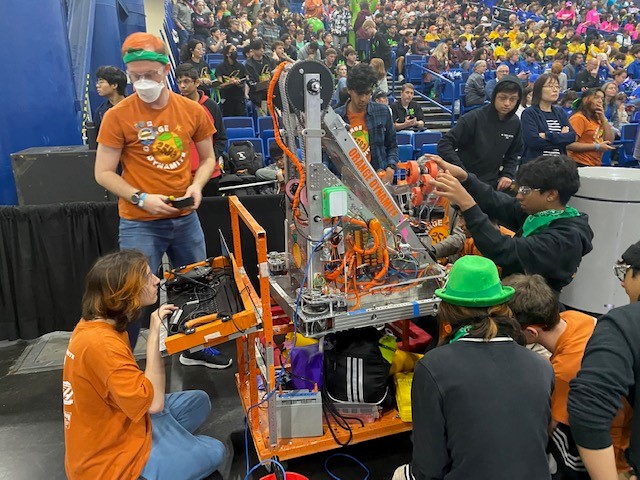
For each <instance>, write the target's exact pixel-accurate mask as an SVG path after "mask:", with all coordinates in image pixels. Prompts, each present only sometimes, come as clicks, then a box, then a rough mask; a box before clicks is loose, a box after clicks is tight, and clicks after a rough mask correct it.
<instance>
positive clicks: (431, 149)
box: [420, 143, 438, 156]
mask: <svg viewBox="0 0 640 480" xmlns="http://www.w3.org/2000/svg"><path fill="white" fill-rule="evenodd" d="M427 153H428V154H429V155H437V154H438V144H437V143H425V144H423V145H422V147H421V148H420V156H422V155H426V154H427Z"/></svg>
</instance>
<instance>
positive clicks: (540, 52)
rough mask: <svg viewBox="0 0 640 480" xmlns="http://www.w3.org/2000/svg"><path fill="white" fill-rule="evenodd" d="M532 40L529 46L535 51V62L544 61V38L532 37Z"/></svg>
mask: <svg viewBox="0 0 640 480" xmlns="http://www.w3.org/2000/svg"><path fill="white" fill-rule="evenodd" d="M532 40H533V42H531V44H530V45H529V46H530V47H531V50H533V51H534V52H535V53H536V62H542V61H544V39H543V38H540V37H538V38H535V37H534V38H533V39H532Z"/></svg>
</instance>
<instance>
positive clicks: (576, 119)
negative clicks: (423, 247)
mask: <svg viewBox="0 0 640 480" xmlns="http://www.w3.org/2000/svg"><path fill="white" fill-rule="evenodd" d="M569 123H570V124H571V126H572V127H573V130H574V131H575V132H576V139H577V138H580V137H581V136H582V134H583V133H584V129H585V123H584V118H583V117H582V115H572V116H571V118H570V119H569ZM100 129H101V130H102V127H100Z"/></svg>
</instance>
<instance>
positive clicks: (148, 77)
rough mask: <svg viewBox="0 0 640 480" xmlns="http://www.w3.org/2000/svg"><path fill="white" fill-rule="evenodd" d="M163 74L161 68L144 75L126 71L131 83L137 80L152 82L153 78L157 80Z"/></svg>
mask: <svg viewBox="0 0 640 480" xmlns="http://www.w3.org/2000/svg"><path fill="white" fill-rule="evenodd" d="M163 72H164V69H163V68H161V69H159V70H155V71H152V72H146V73H132V72H129V71H127V76H128V77H129V79H130V80H131V83H136V82H137V81H138V80H153V79H154V78H159V77H160V76H161V75H162V73H163Z"/></svg>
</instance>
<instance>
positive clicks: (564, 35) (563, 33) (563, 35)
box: [556, 25, 568, 40]
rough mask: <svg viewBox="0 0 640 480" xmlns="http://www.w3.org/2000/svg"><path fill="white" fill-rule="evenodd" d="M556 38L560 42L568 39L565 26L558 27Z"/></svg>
mask: <svg viewBox="0 0 640 480" xmlns="http://www.w3.org/2000/svg"><path fill="white" fill-rule="evenodd" d="M556 38H559V39H560V40H564V39H565V38H568V37H567V26H566V25H562V26H561V27H560V30H559V31H558V33H556Z"/></svg>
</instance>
